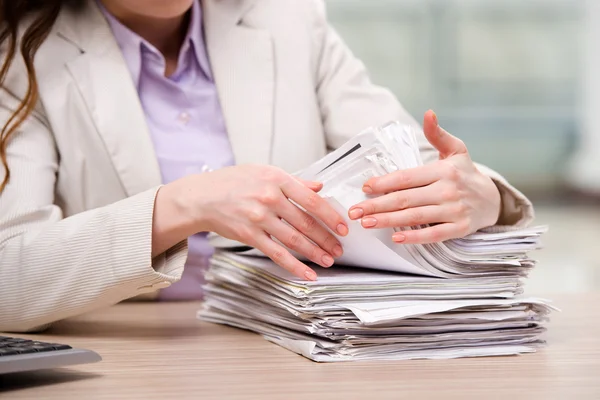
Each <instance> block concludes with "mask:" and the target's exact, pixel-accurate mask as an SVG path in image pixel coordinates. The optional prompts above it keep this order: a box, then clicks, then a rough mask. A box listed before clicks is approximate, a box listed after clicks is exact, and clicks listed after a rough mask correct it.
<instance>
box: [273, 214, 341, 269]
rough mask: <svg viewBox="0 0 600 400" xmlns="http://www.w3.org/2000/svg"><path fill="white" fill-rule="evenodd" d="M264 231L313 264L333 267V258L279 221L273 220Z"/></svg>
mask: <svg viewBox="0 0 600 400" xmlns="http://www.w3.org/2000/svg"><path fill="white" fill-rule="evenodd" d="M265 231H266V232H267V233H268V234H269V235H271V236H273V237H274V238H275V239H277V240H278V241H279V242H281V243H282V244H283V245H284V246H286V247H287V248H288V249H290V250H292V251H295V252H296V253H299V254H302V255H303V256H305V257H306V258H308V259H309V260H310V261H312V262H314V263H315V264H319V265H320V266H322V267H325V268H329V267H331V266H332V265H333V262H334V260H333V257H332V256H331V255H330V254H329V253H327V252H326V251H325V250H323V249H322V248H320V247H319V246H317V245H316V244H314V243H312V242H311V241H310V240H308V239H307V238H306V236H304V235H303V234H302V233H300V232H298V231H297V230H296V229H294V228H293V227H291V226H290V225H288V224H286V223H285V222H284V221H282V220H280V219H273V221H271V222H270V223H269V224H268V225H267V226H266V227H265Z"/></svg>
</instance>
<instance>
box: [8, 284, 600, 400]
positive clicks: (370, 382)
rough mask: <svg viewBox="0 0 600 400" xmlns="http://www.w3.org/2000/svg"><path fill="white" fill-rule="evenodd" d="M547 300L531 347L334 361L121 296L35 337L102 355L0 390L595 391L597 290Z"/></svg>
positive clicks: (281, 394)
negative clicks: (467, 355) (460, 355)
mask: <svg viewBox="0 0 600 400" xmlns="http://www.w3.org/2000/svg"><path fill="white" fill-rule="evenodd" d="M553 300H554V303H555V304H556V305H557V306H559V307H560V308H561V309H562V311H563V312H562V313H555V314H554V315H553V322H552V323H551V324H550V325H549V332H548V340H549V342H550V344H549V346H548V347H547V348H546V349H544V350H542V351H541V352H539V353H536V354H531V355H524V356H516V357H497V358H479V359H458V360H440V361H429V360H425V361H403V362H385V363H376V362H357V363H336V364H317V363H314V362H312V361H308V360H306V359H304V358H302V357H300V356H297V355H295V354H293V353H291V352H289V351H287V350H284V349H282V348H279V347H278V346H276V345H273V344H270V343H268V342H267V341H265V340H263V339H262V338H261V337H259V336H258V335H255V334H253V333H250V332H245V331H241V330H236V329H233V328H228V327H224V326H218V325H212V324H207V323H203V322H199V321H197V320H196V319H195V313H196V310H197V309H198V307H199V306H198V304H190V303H179V304H151V303H144V304H121V305H118V306H115V307H112V308H110V309H108V310H103V311H99V312H96V313H93V314H91V315H87V316H84V317H80V318H75V319H72V320H67V321H64V322H62V323H60V324H58V325H56V326H55V327H54V328H53V329H52V330H51V331H50V332H48V334H45V335H39V336H35V337H36V338H38V339H40V340H48V341H58V342H63V343H68V344H71V345H73V346H77V347H86V348H90V349H92V350H95V351H97V352H98V353H100V354H101V355H102V356H103V358H104V360H103V361H102V362H101V363H98V364H91V365H85V366H80V367H76V368H72V369H64V370H56V371H46V372H39V373H35V374H16V375H9V376H8V377H2V378H0V387H1V388H2V389H0V390H1V391H0V397H5V396H6V397H7V398H10V399H14V400H17V399H26V398H27V399H32V398H44V399H64V398H71V397H72V398H84V399H86V400H92V399H134V398H135V399H137V398H143V399H167V398H168V399H186V398H200V399H224V398H227V399H229V398H257V399H271V398H273V399H290V398H292V399H294V398H298V399H305V400H309V399H312V398H327V399H353V398H362V397H364V395H369V394H372V395H373V396H374V398H377V399H381V398H401V397H403V395H404V396H406V397H410V398H412V399H415V398H436V397H440V398H441V397H443V398H445V399H464V398H486V399H487V398H503V399H507V398H511V400H512V399H513V398H528V399H538V398H539V399H554V398H556V399H566V398H573V399H600V311H599V310H600V308H599V306H598V305H599V304H600V293H598V294H588V295H572V296H568V297H565V296H563V297H554V298H553ZM71 395H72V396H71Z"/></svg>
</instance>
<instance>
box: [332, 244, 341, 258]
mask: <svg viewBox="0 0 600 400" xmlns="http://www.w3.org/2000/svg"><path fill="white" fill-rule="evenodd" d="M342 254H344V250H343V249H342V246H340V245H339V244H336V245H335V247H334V248H333V255H334V256H335V257H341V256H342Z"/></svg>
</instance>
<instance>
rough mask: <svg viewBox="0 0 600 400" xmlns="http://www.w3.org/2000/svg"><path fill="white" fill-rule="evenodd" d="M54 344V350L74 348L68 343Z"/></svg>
mask: <svg viewBox="0 0 600 400" xmlns="http://www.w3.org/2000/svg"><path fill="white" fill-rule="evenodd" d="M52 346H54V350H70V349H72V347H71V346H68V345H66V344H60V343H52Z"/></svg>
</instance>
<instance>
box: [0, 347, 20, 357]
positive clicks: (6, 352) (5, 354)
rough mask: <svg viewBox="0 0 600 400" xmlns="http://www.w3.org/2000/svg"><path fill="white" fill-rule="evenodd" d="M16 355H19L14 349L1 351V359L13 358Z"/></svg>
mask: <svg viewBox="0 0 600 400" xmlns="http://www.w3.org/2000/svg"><path fill="white" fill-rule="evenodd" d="M15 354H19V353H18V352H16V351H15V350H13V349H0V357H2V356H12V355H15Z"/></svg>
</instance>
